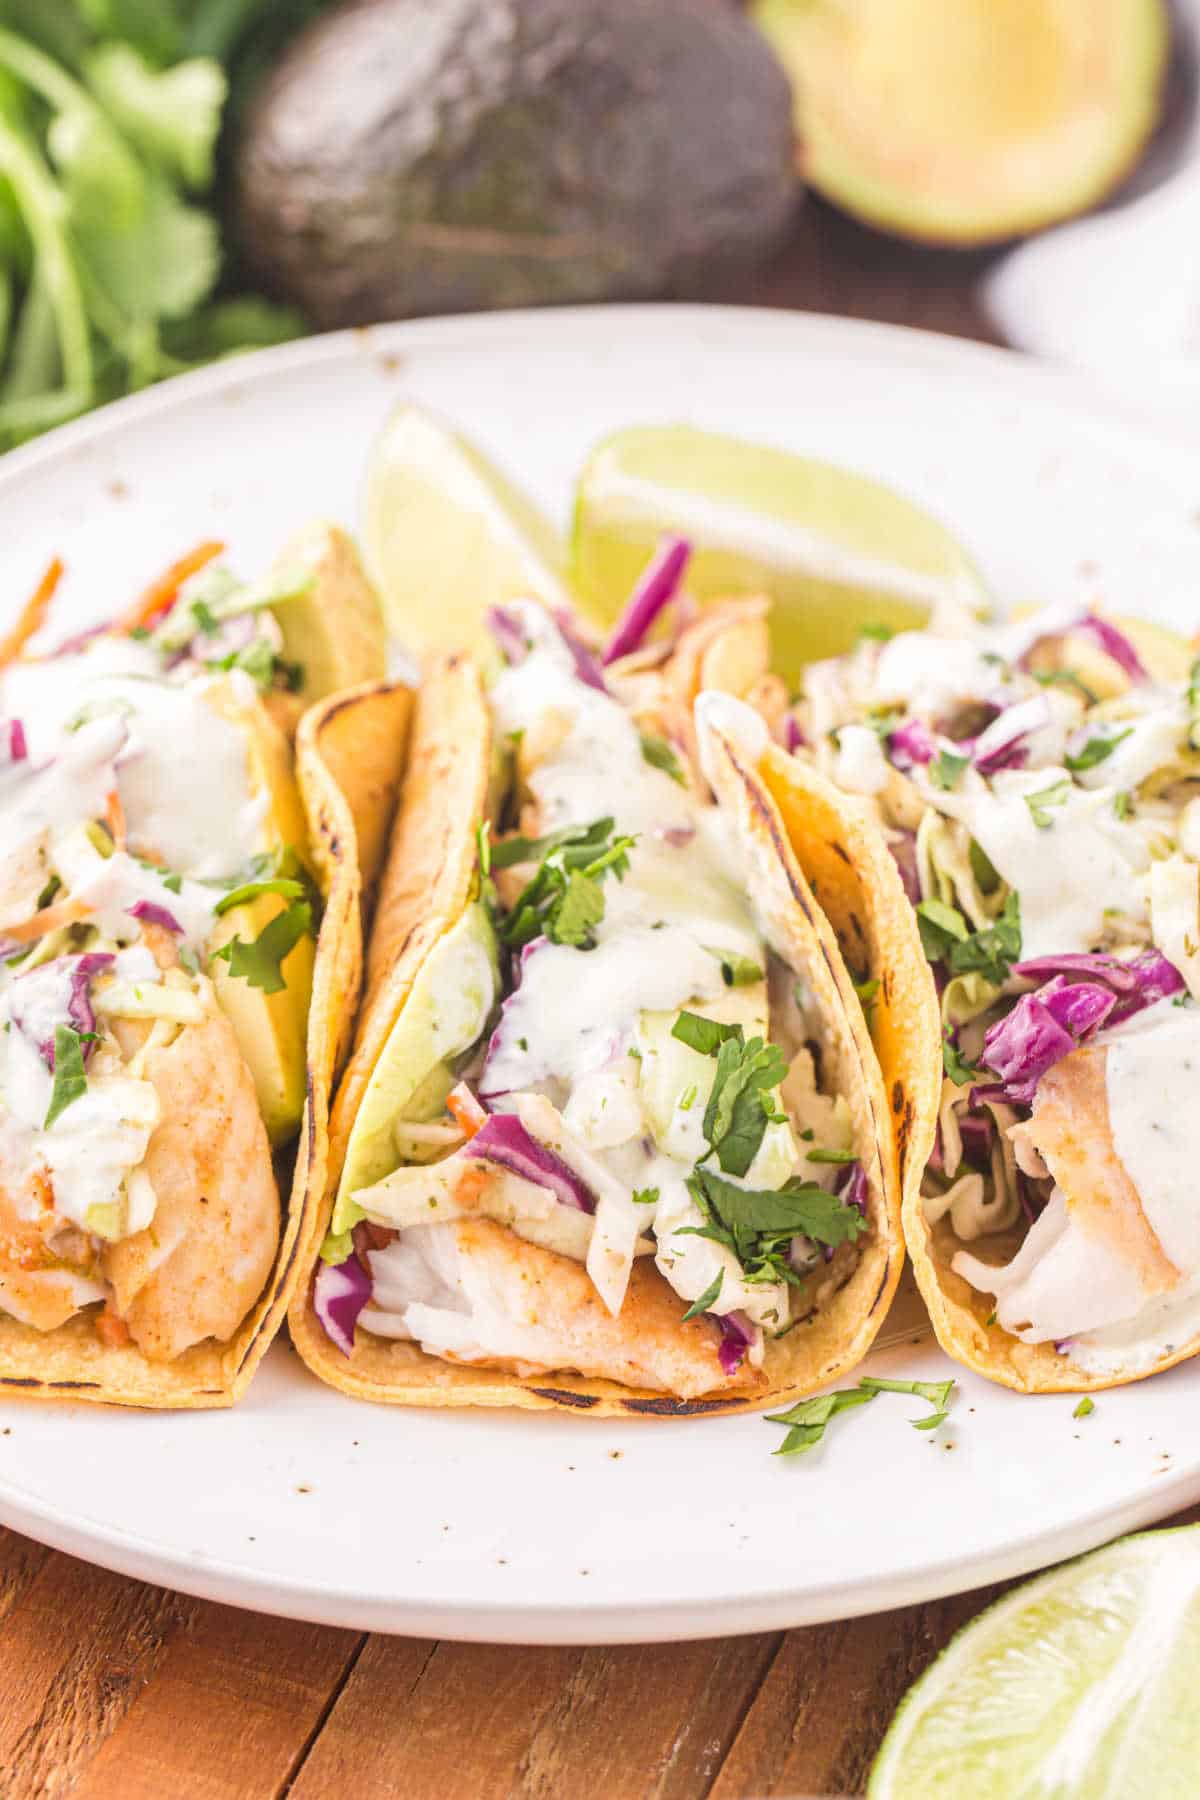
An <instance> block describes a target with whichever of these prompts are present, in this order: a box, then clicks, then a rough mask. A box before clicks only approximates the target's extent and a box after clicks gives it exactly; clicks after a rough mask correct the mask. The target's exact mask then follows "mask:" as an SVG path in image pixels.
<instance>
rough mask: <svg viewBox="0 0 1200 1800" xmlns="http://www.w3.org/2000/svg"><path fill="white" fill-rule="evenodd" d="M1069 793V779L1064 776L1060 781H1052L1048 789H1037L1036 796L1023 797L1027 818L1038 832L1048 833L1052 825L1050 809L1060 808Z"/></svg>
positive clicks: (1052, 819)
mask: <svg viewBox="0 0 1200 1800" xmlns="http://www.w3.org/2000/svg"><path fill="white" fill-rule="evenodd" d="M1070 792H1071V782H1070V779H1069V777H1068V776H1066V775H1064V776H1063V778H1062V780H1061V781H1052V782H1051V783H1050V785H1049V787H1044V788H1039V789H1038V791H1037V793H1036V794H1026V795H1025V804H1026V806H1027V807H1028V808H1029V816H1030V818H1031V819H1032V820H1033V822H1034V824H1035V825H1036V826H1037V828H1038V830H1039V831H1049V829H1050V827H1051V826H1052V825H1053V823H1054V818H1053V815H1052V814H1051V812H1050V808H1051V807H1052V806H1062V805H1063V804H1064V803H1065V801H1066V799H1067V797H1068V795H1069V794H1070Z"/></svg>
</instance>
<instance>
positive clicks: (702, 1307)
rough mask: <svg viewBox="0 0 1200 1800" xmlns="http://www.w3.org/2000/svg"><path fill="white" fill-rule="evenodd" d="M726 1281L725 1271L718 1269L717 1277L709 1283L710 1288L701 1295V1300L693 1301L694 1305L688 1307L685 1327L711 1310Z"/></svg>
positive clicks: (684, 1321) (684, 1319) (684, 1316)
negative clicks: (691, 1320)
mask: <svg viewBox="0 0 1200 1800" xmlns="http://www.w3.org/2000/svg"><path fill="white" fill-rule="evenodd" d="M724 1280H725V1271H724V1269H723V1268H722V1269H718V1270H717V1273H716V1275H715V1277H714V1278H713V1280H712V1281H710V1282H709V1284H708V1286H707V1287H706V1288H705V1290H704V1292H703V1293H702V1294H701V1296H700V1298H699V1299H698V1300H693V1301H692V1304H691V1305H690V1306H689V1307H688V1309H687V1311H686V1312H685V1313H684V1315H683V1323H684V1324H685V1325H686V1324H687V1322H688V1320H689V1319H695V1318H698V1317H699V1315H700V1314H701V1313H706V1312H709V1311H710V1310H711V1308H712V1303H713V1301H714V1300H715V1299H716V1298H717V1296H718V1295H719V1294H720V1292H721V1284H722V1282H723V1281H724Z"/></svg>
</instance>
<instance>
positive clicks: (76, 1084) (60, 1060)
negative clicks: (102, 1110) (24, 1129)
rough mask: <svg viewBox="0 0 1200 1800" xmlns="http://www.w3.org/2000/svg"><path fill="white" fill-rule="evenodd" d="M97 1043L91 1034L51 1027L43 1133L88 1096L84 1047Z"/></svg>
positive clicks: (94, 1036) (61, 1027) (65, 1027)
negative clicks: (50, 1066) (50, 1068)
mask: <svg viewBox="0 0 1200 1800" xmlns="http://www.w3.org/2000/svg"><path fill="white" fill-rule="evenodd" d="M95 1041H96V1033H95V1032H94V1031H76V1030H74V1028H73V1027H72V1026H70V1025H56V1026H55V1027H54V1086H53V1087H52V1088H51V1090H50V1104H49V1106H48V1107H47V1109H46V1118H45V1122H44V1124H43V1126H42V1130H43V1131H49V1129H50V1127H51V1126H52V1125H53V1123H54V1121H55V1119H58V1118H61V1117H62V1115H63V1113H65V1112H66V1110H67V1108H68V1106H73V1105H74V1103H75V1101H76V1100H79V1099H81V1098H82V1097H83V1095H84V1094H86V1093H87V1070H86V1069H85V1068H84V1065H83V1046H84V1045H85V1044H92V1043H95Z"/></svg>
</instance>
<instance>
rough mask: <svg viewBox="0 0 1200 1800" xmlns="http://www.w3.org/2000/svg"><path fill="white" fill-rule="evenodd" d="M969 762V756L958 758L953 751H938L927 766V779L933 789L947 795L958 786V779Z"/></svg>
mask: <svg viewBox="0 0 1200 1800" xmlns="http://www.w3.org/2000/svg"><path fill="white" fill-rule="evenodd" d="M970 760H971V759H970V757H969V756H959V755H958V754H957V752H956V751H954V750H939V751H938V753H937V755H936V756H935V757H934V759H933V761H932V762H931V763H930V765H929V779H930V781H931V782H932V783H933V785H934V787H935V788H941V789H943V791H944V792H947V793H948V792H949V791H950V789H951V788H955V787H957V786H958V778H959V776H960V775H961V774H962V772H963V770H964V769H965V768H966V766H967V764H968V763H969V762H970Z"/></svg>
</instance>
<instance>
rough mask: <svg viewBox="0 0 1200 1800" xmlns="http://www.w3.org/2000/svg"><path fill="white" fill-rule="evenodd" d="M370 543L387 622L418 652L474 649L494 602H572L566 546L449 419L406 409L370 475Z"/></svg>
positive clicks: (369, 554) (389, 430) (373, 460)
mask: <svg viewBox="0 0 1200 1800" xmlns="http://www.w3.org/2000/svg"><path fill="white" fill-rule="evenodd" d="M365 546H366V554H367V561H368V564H369V566H370V570H371V573H372V575H373V576H374V579H375V582H376V584H377V586H378V587H379V590H380V593H381V594H382V595H383V605H384V613H385V616H386V619H387V624H388V629H389V631H390V632H392V634H393V635H394V636H396V637H398V638H399V639H400V640H401V642H402V643H403V644H405V645H406V646H407V647H409V648H412V649H423V648H426V647H429V646H444V647H446V648H451V647H458V648H463V647H468V646H470V645H471V644H472V643H473V642H474V641H475V639H476V637H477V636H478V634H479V631H480V629H481V627H482V624H483V619H484V615H485V613H486V612H487V609H488V607H489V606H495V605H498V604H501V603H503V602H504V601H506V600H514V599H518V598H525V597H527V598H532V599H539V600H544V601H546V602H547V603H548V604H550V605H553V606H565V605H569V604H570V595H569V593H568V591H567V588H566V585H565V567H564V565H565V560H566V558H565V551H564V548H563V545H562V541H561V539H560V537H559V535H558V533H557V532H556V531H555V529H554V527H553V526H552V525H551V524H550V521H549V520H548V519H547V518H545V516H544V515H543V514H542V513H541V512H540V511H539V510H538V508H537V507H536V506H535V505H534V503H533V501H532V500H530V499H529V498H528V496H527V495H525V494H523V493H521V492H520V490H519V489H518V488H516V487H514V486H513V484H512V483H511V482H510V481H509V480H508V478H507V477H506V476H504V475H502V474H501V473H500V471H499V470H498V469H496V468H494V467H493V466H492V464H491V463H490V462H489V461H488V459H487V458H486V457H485V456H484V455H483V454H482V453H481V452H480V451H478V450H476V449H475V447H474V446H473V445H472V444H469V443H468V442H467V441H466V439H465V438H462V437H459V435H458V434H457V432H455V431H452V430H451V429H450V427H449V426H448V425H444V424H443V423H442V422H441V421H440V420H439V419H436V418H434V417H433V416H432V415H430V414H429V413H424V412H421V411H420V410H419V409H418V408H417V407H414V406H403V407H401V408H400V410H399V411H398V412H397V413H395V414H394V416H393V417H392V419H391V420H390V421H389V423H388V425H387V427H386V429H385V430H384V433H383V436H382V437H381V438H380V440H379V442H378V443H377V444H376V446H375V449H374V452H373V454H372V457H371V462H370V467H369V469H368V472H367V491H366V529H365Z"/></svg>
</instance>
